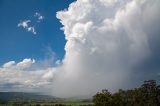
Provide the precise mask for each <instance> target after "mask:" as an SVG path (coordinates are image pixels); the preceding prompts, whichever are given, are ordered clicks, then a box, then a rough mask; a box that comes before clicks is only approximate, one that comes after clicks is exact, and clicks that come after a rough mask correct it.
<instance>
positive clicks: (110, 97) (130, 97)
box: [93, 80, 160, 106]
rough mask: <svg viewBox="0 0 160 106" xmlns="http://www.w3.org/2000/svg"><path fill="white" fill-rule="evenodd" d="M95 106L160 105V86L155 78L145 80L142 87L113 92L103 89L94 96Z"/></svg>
mask: <svg viewBox="0 0 160 106" xmlns="http://www.w3.org/2000/svg"><path fill="white" fill-rule="evenodd" d="M93 103H94V105H95V106H160V86H159V85H157V84H156V81H155V80H148V81H144V83H143V84H142V86H141V87H139V88H135V89H130V90H122V89H120V90H119V91H118V92H116V93H114V94H111V93H110V92H109V91H108V90H102V92H98V93H97V94H96V95H94V96H93Z"/></svg>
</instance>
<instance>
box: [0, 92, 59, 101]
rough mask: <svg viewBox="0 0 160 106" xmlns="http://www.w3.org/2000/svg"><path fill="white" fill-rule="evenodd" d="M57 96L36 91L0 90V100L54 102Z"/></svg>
mask: <svg viewBox="0 0 160 106" xmlns="http://www.w3.org/2000/svg"><path fill="white" fill-rule="evenodd" d="M58 100H60V99H59V98H56V97H53V96H48V95H42V94H37V93H24V92H0V102H8V101H13V102H23V101H24V102H29V101H32V102H35V101H36V102H44V101H45V102H56V101H58Z"/></svg>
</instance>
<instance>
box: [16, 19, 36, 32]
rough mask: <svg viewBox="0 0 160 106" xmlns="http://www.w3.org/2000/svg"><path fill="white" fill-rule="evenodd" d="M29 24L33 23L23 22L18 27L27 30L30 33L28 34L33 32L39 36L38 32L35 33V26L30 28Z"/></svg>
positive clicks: (29, 21)
mask: <svg viewBox="0 0 160 106" xmlns="http://www.w3.org/2000/svg"><path fill="white" fill-rule="evenodd" d="M29 23H31V20H24V21H21V22H20V23H19V24H18V27H22V28H24V29H26V31H28V32H32V33H33V34H37V32H36V31H35V27H34V26H30V25H29Z"/></svg>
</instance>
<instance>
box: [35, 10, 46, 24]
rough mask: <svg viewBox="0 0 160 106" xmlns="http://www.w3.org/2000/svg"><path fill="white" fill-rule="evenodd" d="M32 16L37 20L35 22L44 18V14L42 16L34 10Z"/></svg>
mask: <svg viewBox="0 0 160 106" xmlns="http://www.w3.org/2000/svg"><path fill="white" fill-rule="evenodd" d="M34 17H36V18H37V19H38V20H37V22H41V21H42V20H44V16H42V15H41V14H40V13H38V12H36V13H35V14H34Z"/></svg>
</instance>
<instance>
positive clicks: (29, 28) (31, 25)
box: [17, 12, 44, 35]
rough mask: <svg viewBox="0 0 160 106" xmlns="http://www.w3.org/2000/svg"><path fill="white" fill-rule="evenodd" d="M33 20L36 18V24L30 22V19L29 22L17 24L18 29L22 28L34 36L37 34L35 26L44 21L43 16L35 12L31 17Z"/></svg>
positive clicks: (24, 21)
mask: <svg viewBox="0 0 160 106" xmlns="http://www.w3.org/2000/svg"><path fill="white" fill-rule="evenodd" d="M33 18H36V22H35V23H34V22H32V21H31V19H30V20H29V19H28V20H23V21H20V22H19V23H18V25H17V26H18V27H22V28H24V29H25V30H26V31H28V32H31V33H33V34H34V35H36V34H37V31H36V28H35V26H36V25H37V24H38V23H40V22H41V21H42V20H44V16H42V15H41V14H40V13H38V12H36V13H35V14H34V16H33Z"/></svg>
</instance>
